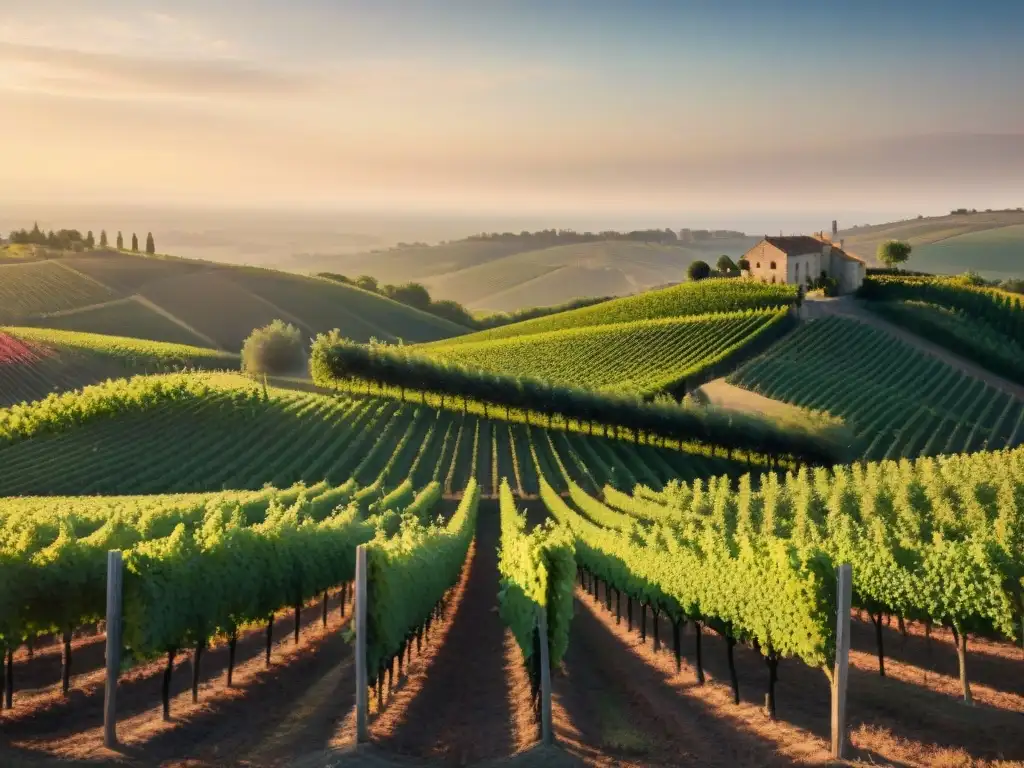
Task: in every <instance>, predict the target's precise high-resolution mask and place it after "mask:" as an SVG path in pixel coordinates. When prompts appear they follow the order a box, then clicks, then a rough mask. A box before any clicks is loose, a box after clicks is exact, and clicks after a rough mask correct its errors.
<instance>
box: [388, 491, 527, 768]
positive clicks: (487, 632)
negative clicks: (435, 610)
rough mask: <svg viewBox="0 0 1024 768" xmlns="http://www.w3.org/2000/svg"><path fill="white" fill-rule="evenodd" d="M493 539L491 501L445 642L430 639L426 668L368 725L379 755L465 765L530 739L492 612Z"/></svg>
mask: <svg viewBox="0 0 1024 768" xmlns="http://www.w3.org/2000/svg"><path fill="white" fill-rule="evenodd" d="M499 538H500V532H499V520H498V508H497V504H496V503H495V502H493V501H486V500H485V501H483V502H481V505H480V512H479V518H478V520H477V535H476V541H475V542H474V544H473V547H472V549H471V552H470V557H469V563H468V566H467V569H466V572H465V573H464V577H463V580H462V582H461V583H460V585H459V587H458V588H457V590H456V594H455V596H454V598H453V599H452V601H451V603H450V605H449V608H448V615H447V616H446V618H445V623H446V625H447V626H445V627H442V628H441V631H442V633H443V639H441V640H440V642H439V643H436V641H435V640H434V639H433V638H432V639H431V645H432V649H433V650H434V652H433V653H432V654H431V658H429V659H428V660H427V661H426V663H425V664H423V667H425V668H424V669H414V671H413V674H412V676H411V677H410V680H409V682H408V685H407V686H405V688H404V689H399V690H398V691H397V694H396V695H397V699H396V701H395V702H394V703H393V704H389V705H388V706H387V707H385V709H384V711H383V712H382V713H381V715H380V716H379V717H378V718H377V719H376V720H375V721H374V722H373V723H372V724H371V734H372V738H373V740H374V742H375V743H376V744H377V745H378V746H379V747H380V749H381V750H383V751H385V752H388V753H395V754H401V755H410V756H416V757H420V758H429V759H430V760H431V761H432V762H447V763H455V764H459V765H465V764H467V763H476V762H478V761H481V760H487V759H494V758H501V757H508V756H510V755H513V754H514V753H516V752H517V751H518V750H519V749H520V746H521V744H522V742H527V743H529V741H530V740H532V739H530V736H529V735H525V734H524V738H521V737H520V735H519V733H518V731H519V730H535V728H532V727H531V726H530V725H529V724H528V723H524V724H523V725H522V726H520V725H519V723H520V716H521V710H522V709H523V707H522V706H521V704H522V699H523V697H524V696H525V698H526V700H527V702H528V699H529V693H528V688H527V690H525V691H523V690H521V689H520V690H518V691H516V690H514V689H513V687H512V686H511V685H510V682H509V676H508V675H507V674H506V668H507V667H508V666H510V664H511V663H512V662H513V660H512V659H509V658H508V656H509V651H510V650H511V649H510V648H509V646H508V643H507V638H506V629H505V625H504V623H503V622H502V620H501V617H500V616H499V615H498V589H499V576H498V562H497V559H498V556H497V549H498V544H499ZM435 643H436V644H435ZM526 706H527V708H528V703H527V705H526Z"/></svg>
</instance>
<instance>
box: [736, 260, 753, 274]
mask: <svg viewBox="0 0 1024 768" xmlns="http://www.w3.org/2000/svg"><path fill="white" fill-rule="evenodd" d="M736 266H737V267H739V268H740V269H744V270H747V271H748V272H749V271H750V262H749V261H747V260H746V259H740V260H739V261H737V262H736Z"/></svg>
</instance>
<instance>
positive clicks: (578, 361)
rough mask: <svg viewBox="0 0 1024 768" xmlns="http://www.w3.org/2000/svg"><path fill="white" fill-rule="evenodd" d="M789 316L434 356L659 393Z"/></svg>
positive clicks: (527, 339)
mask: <svg viewBox="0 0 1024 768" xmlns="http://www.w3.org/2000/svg"><path fill="white" fill-rule="evenodd" d="M785 315H786V311H785V310H758V311H748V312H722V313H718V314H712V315H696V316H689V317H679V318H676V317H670V318H664V319H661V320H641V321H639V322H626V323H612V324H608V325H595V326H588V327H582V328H570V329H566V330H555V331H547V332H545V333H536V334H530V335H527V336H513V337H511V338H503V339H492V340H485V341H479V342H476V343H466V344H452V345H449V346H444V345H440V346H438V345H435V346H433V347H431V349H430V356H431V357H434V358H437V359H439V360H445V361H448V362H453V363H458V364H461V365H465V366H468V367H470V368H481V369H484V370H492V371H494V372H495V373H505V374H512V375H518V376H529V377H532V378H537V379H545V380H548V381H552V382H555V383H558V384H565V385H570V386H577V387H585V388H587V389H606V390H613V391H621V392H643V393H653V392H657V391H660V390H663V389H665V388H666V387H669V386H671V385H673V384H675V383H677V382H680V381H683V380H685V379H687V378H688V377H693V376H697V375H699V374H700V373H701V372H702V371H703V370H704V369H706V368H707V367H708V366H711V365H714V364H715V363H718V362H721V361H722V360H723V359H725V358H727V357H728V356H729V355H730V354H732V353H733V352H735V351H736V350H737V349H739V348H741V347H743V346H744V345H745V344H747V343H749V342H750V341H751V340H752V339H753V338H755V337H756V336H757V335H758V334H760V333H762V332H764V331H766V330H767V329H768V327H769V326H771V325H774V324H777V323H779V322H780V321H781V320H783V318H784V317H785Z"/></svg>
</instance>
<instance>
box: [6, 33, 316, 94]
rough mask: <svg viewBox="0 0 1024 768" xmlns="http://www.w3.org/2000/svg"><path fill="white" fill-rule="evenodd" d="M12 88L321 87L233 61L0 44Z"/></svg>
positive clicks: (187, 90)
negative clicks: (182, 58) (167, 57)
mask: <svg viewBox="0 0 1024 768" xmlns="http://www.w3.org/2000/svg"><path fill="white" fill-rule="evenodd" d="M0 63H2V64H4V65H5V67H7V65H12V66H13V68H14V69H13V70H12V69H11V68H9V67H8V73H7V77H6V82H7V84H8V85H9V86H13V87H18V88H21V89H26V90H33V89H37V88H38V89H39V90H46V91H51V92H52V91H53V90H54V89H56V90H57V91H58V92H65V93H71V94H73V95H82V94H83V93H88V94H90V95H96V96H104V95H108V96H124V95H135V96H184V97H195V96H242V97H255V96H274V97H280V96H294V95H297V94H302V93H308V92H311V91H313V90H316V88H317V87H318V82H317V78H316V77H314V76H312V75H309V74H304V73H302V74H299V73H290V72H284V71H272V70H269V69H263V68H259V67H255V66H252V65H250V64H247V63H244V62H240V61H236V60H232V59H205V60H203V59H189V60H176V59H161V58H147V57H142V56H130V55H124V54H112V53H95V52H89V51H80V50H74V49H71V48H56V47H46V46H37V45H25V44H21V43H10V42H0Z"/></svg>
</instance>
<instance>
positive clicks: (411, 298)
mask: <svg viewBox="0 0 1024 768" xmlns="http://www.w3.org/2000/svg"><path fill="white" fill-rule="evenodd" d="M384 295H385V296H387V297H388V298H391V299H394V300H395V301H400V302H402V303H403V304H406V305H408V306H410V307H415V308H416V309H422V310H424V311H426V310H428V309H429V308H430V291H428V290H427V289H426V287H425V286H423V285H422V284H420V283H403V284H402V285H385V286H384Z"/></svg>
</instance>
